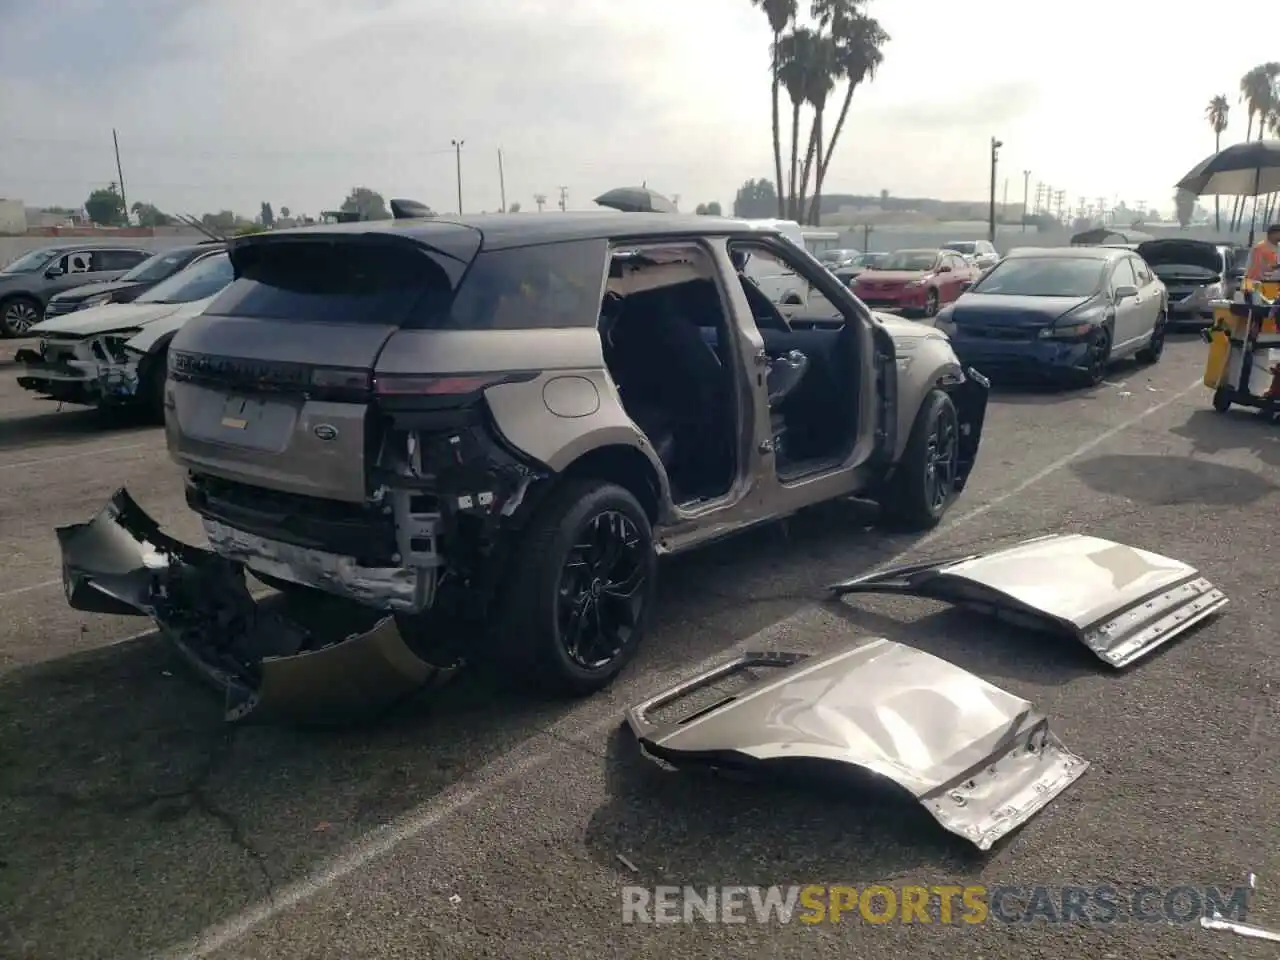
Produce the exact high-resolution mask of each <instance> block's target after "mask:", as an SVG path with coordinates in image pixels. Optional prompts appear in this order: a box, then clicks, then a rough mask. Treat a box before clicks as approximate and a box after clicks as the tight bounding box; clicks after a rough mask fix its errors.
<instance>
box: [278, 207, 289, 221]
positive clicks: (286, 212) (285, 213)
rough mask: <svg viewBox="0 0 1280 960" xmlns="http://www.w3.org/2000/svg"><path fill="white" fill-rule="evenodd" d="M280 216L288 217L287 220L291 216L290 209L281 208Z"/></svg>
mask: <svg viewBox="0 0 1280 960" xmlns="http://www.w3.org/2000/svg"><path fill="white" fill-rule="evenodd" d="M280 216H282V217H286V218H287V217H288V216H289V208H288V207H281V208H280Z"/></svg>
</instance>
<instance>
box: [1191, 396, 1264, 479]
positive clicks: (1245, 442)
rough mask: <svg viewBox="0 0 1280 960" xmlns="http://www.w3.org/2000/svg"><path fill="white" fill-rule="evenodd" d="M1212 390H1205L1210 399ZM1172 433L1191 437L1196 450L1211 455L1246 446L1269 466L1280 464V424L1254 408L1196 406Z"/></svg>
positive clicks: (1247, 449)
mask: <svg viewBox="0 0 1280 960" xmlns="http://www.w3.org/2000/svg"><path fill="white" fill-rule="evenodd" d="M1208 396H1209V391H1208V390H1206V391H1205V402H1206V403H1207V402H1208ZM1170 433H1173V434H1175V435H1176V436H1179V437H1182V438H1184V439H1186V440H1190V441H1191V444H1192V448H1193V450H1194V451H1195V452H1196V453H1198V454H1202V455H1206V456H1212V455H1214V454H1218V453H1223V452H1224V451H1228V450H1244V451H1246V452H1248V453H1250V454H1252V455H1253V456H1255V457H1257V458H1258V459H1259V460H1261V461H1262V462H1263V463H1265V464H1267V466H1270V467H1280V427H1278V426H1277V425H1276V424H1273V423H1271V422H1270V421H1269V420H1268V419H1267V418H1266V417H1264V416H1261V415H1260V414H1258V413H1257V412H1256V411H1254V410H1248V409H1244V408H1242V407H1234V408H1232V409H1231V410H1228V411H1227V412H1226V413H1218V412H1217V411H1214V410H1210V409H1208V408H1206V409H1203V410H1197V411H1195V412H1194V413H1192V414H1191V416H1189V417H1187V422H1186V423H1184V424H1181V425H1179V426H1176V427H1172V428H1171V429H1170Z"/></svg>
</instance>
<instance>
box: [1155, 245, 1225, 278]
mask: <svg viewBox="0 0 1280 960" xmlns="http://www.w3.org/2000/svg"><path fill="white" fill-rule="evenodd" d="M1138 254H1139V255H1140V256H1141V257H1142V259H1143V260H1145V261H1147V263H1149V264H1151V266H1152V267H1159V266H1163V265H1165V264H1175V263H1176V264H1179V265H1186V266H1193V267H1200V268H1201V269H1204V270H1210V271H1212V272H1213V273H1214V274H1221V273H1222V252H1221V251H1220V250H1219V249H1218V246H1217V244H1214V243H1210V242H1209V241H1207V240H1178V239H1169V240H1148V241H1147V242H1146V243H1140V244H1138Z"/></svg>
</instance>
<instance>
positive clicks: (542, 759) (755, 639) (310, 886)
mask: <svg viewBox="0 0 1280 960" xmlns="http://www.w3.org/2000/svg"><path fill="white" fill-rule="evenodd" d="M1199 385H1200V381H1199V380H1196V381H1195V382H1193V383H1192V384H1191V385H1190V386H1188V387H1187V388H1185V389H1183V390H1180V391H1178V392H1177V393H1176V394H1174V395H1173V396H1171V397H1168V398H1166V399H1165V400H1162V401H1161V402H1160V403H1157V404H1154V405H1153V406H1150V407H1148V408H1147V409H1146V410H1144V411H1143V412H1142V413H1139V414H1137V415H1135V416H1133V417H1130V418H1129V419H1127V420H1125V421H1123V422H1121V423H1119V424H1117V425H1116V426H1114V427H1111V428H1110V429H1108V430H1105V431H1103V432H1102V433H1100V434H1099V435H1098V436H1096V437H1094V438H1093V439H1092V440H1090V441H1089V442H1088V443H1084V444H1081V445H1080V446H1079V447H1077V448H1076V449H1075V450H1073V451H1072V452H1071V453H1069V454H1067V455H1066V456H1064V457H1061V458H1059V459H1057V460H1055V461H1054V462H1053V463H1051V464H1049V465H1048V466H1047V467H1045V468H1044V469H1043V470H1040V471H1037V472H1036V473H1035V474H1033V475H1032V476H1031V477H1029V478H1027V479H1026V480H1024V481H1023V482H1021V483H1019V484H1018V485H1017V486H1015V487H1014V488H1013V489H1012V490H1009V491H1007V492H1005V493H1002V494H999V495H998V496H995V497H993V498H992V499H990V500H988V501H987V502H986V503H984V504H982V505H980V506H978V507H975V508H974V509H973V510H970V511H969V512H968V513H963V514H960V515H958V516H957V517H956V518H955V519H953V520H945V521H944V522H943V523H942V525H940V526H939V527H938V529H937V530H935V531H934V533H932V534H930V535H929V536H928V537H925V538H924V539H923V540H921V541H918V542H917V543H916V544H914V545H913V546H912V547H911V548H910V549H911V550H912V551H914V550H916V549H918V548H919V546H920V545H921V544H923V543H928V542H930V541H931V540H933V539H935V538H936V537H938V536H939V535H941V534H942V533H943V532H945V531H947V530H950V529H951V528H953V527H957V526H960V525H961V524H965V523H969V522H971V521H973V520H976V519H978V518H979V517H981V516H983V515H985V514H986V513H988V512H989V511H991V510H994V509H995V508H996V507H998V506H1000V505H1001V504H1003V503H1006V502H1008V501H1009V500H1011V499H1012V498H1014V497H1016V496H1018V495H1019V494H1022V493H1024V492H1025V491H1026V490H1028V489H1029V488H1031V487H1033V486H1035V485H1036V484H1038V483H1040V482H1042V481H1043V480H1045V479H1047V478H1048V477H1050V476H1052V475H1053V474H1055V473H1057V472H1058V471H1059V470H1061V469H1062V468H1063V467H1066V466H1068V465H1070V464H1071V463H1072V462H1073V461H1075V460H1077V459H1079V458H1080V457H1082V456H1084V455H1085V454H1087V453H1088V452H1089V451H1091V450H1093V449H1095V448H1097V447H1098V446H1100V445H1101V444H1103V443H1105V442H1106V441H1108V440H1110V439H1112V438H1113V437H1115V436H1117V435H1118V434H1120V433H1123V432H1124V431H1125V430H1128V429H1129V428H1130V427H1133V426H1136V425H1137V424H1139V423H1141V422H1142V421H1143V420H1145V419H1147V418H1148V417H1150V416H1152V415H1153V414H1155V413H1158V412H1159V411H1161V410H1163V409H1165V408H1166V407H1169V406H1171V405H1172V404H1174V403H1176V402H1177V401H1178V400H1180V399H1181V398H1182V397H1184V396H1186V395H1187V394H1189V393H1190V392H1191V391H1192V390H1194V389H1195V388H1196V387H1198V386H1199ZM904 552H906V551H904ZM806 612H807V610H800V611H798V612H796V613H793V614H792V615H791V616H790V617H787V618H785V619H784V620H780V621H778V622H777V623H775V624H773V625H772V626H770V627H766V628H765V629H764V630H761V631H760V632H758V633H756V634H754V635H753V636H751V637H750V638H748V639H747V640H745V641H743V642H742V643H738V644H735V645H734V646H732V647H730V648H728V649H726V650H723V651H721V652H720V653H717V654H716V655H714V656H712V657H709V658H707V659H706V660H704V661H703V662H702V663H700V664H696V665H693V666H688V667H684V668H683V669H681V670H680V671H678V672H677V673H673V675H672V676H671V678H670V680H669V682H668V683H666V684H665V685H672V684H674V683H678V682H679V681H680V680H681V679H683V678H684V677H686V676H692V675H694V674H695V673H698V672H700V671H704V670H707V669H710V668H711V667H713V666H715V665H716V664H718V663H721V662H722V661H724V660H725V659H727V658H728V657H729V656H731V655H732V654H733V653H734V652H739V653H740V652H743V651H745V650H749V649H751V648H753V647H760V646H766V647H767V646H768V644H767V643H762V640H761V637H762V636H765V635H770V634H776V633H779V632H781V631H782V630H784V629H785V627H786V625H787V624H788V623H791V622H793V621H796V620H798V619H800V618H801V617H802V616H804V615H805V614H806ZM652 687H653V689H655V690H658V689H663V687H664V682H663V680H662V679H661V678H655V679H654V681H653V683H652ZM593 712H595V711H592V709H591V704H590V701H588V702H587V703H585V704H584V705H583V707H582V708H580V710H578V711H571V712H570V713H569V714H568V715H566V716H565V717H563V718H561V720H560V721H559V724H557V725H562V724H564V723H565V722H566V721H567V720H570V719H573V718H575V715H576V716H581V715H582V714H584V713H585V714H588V715H590V714H591V713H593ZM619 722H620V719H619V717H618V713H617V710H616V709H615V708H612V707H611V708H610V709H609V713H608V715H607V716H605V717H602V718H599V719H596V720H595V721H593V722H591V723H590V724H589V725H586V726H581V727H576V729H578V731H579V733H580V734H582V735H586V736H588V737H595V736H598V735H600V734H603V733H605V732H607V731H608V730H609V729H611V728H613V727H616V726H617V725H618V724H619ZM565 749H570V748H569V747H568V745H565V746H563V747H561V746H551V747H548V748H547V749H545V750H542V751H540V752H537V753H532V754H531V753H528V752H527V751H526V750H523V749H521V748H519V747H517V748H515V749H512V750H510V751H508V752H507V753H505V754H503V755H502V756H501V757H499V758H498V759H496V760H494V761H493V762H491V763H489V764H486V765H485V766H484V767H483V768H481V769H480V770H479V771H477V773H476V774H475V775H474V776H472V777H470V778H468V780H467V781H462V782H459V783H457V784H455V785H454V786H452V787H450V788H448V789H446V790H444V791H442V792H441V793H440V794H439V795H438V796H436V797H434V798H432V799H431V800H429V801H427V802H426V803H424V804H422V805H421V806H419V807H418V808H417V809H416V810H414V811H412V812H410V813H409V814H407V815H406V816H404V817H401V818H400V819H398V820H396V821H394V822H392V823H390V824H387V825H386V826H385V827H380V828H378V829H377V830H374V831H373V832H372V833H369V834H367V835H366V836H365V837H364V838H363V839H361V840H359V841H357V842H356V843H354V844H353V845H352V846H350V847H348V848H347V849H346V850H345V851H344V852H342V853H341V854H339V855H338V856H336V857H334V858H332V859H330V860H329V861H328V862H327V863H326V864H324V865H322V866H321V867H320V868H319V869H318V870H317V871H315V872H314V873H312V874H311V875H310V876H308V877H305V878H303V879H302V880H299V881H297V882H295V883H291V884H289V885H288V886H286V887H284V888H283V889H281V890H278V891H276V892H275V893H274V894H273V896H272V897H271V898H270V899H269V900H266V901H263V902H261V903H259V904H257V905H256V906H254V907H252V908H250V909H249V910H247V911H245V912H244V913H241V914H240V915H238V916H235V917H232V918H231V919H229V920H226V921H224V922H222V923H218V924H214V925H213V926H211V927H209V928H208V929H207V930H205V931H204V932H203V933H202V934H200V935H199V936H198V937H197V938H196V939H194V940H193V941H190V942H188V943H186V944H183V945H179V946H177V947H174V948H171V949H170V950H168V951H165V952H164V953H162V954H160V955H159V956H160V957H161V958H166V960H167V958H175V960H176V958H198V957H208V956H210V955H211V954H213V953H216V952H217V951H219V950H221V949H222V948H224V947H226V946H228V945H230V944H232V943H235V942H236V941H237V940H239V939H241V938H242V937H244V936H245V935H247V934H248V933H250V932H251V931H253V930H254V929H255V928H257V927H259V926H261V925H262V924H263V923H266V922H268V921H269V920H271V919H272V918H273V917H276V916H278V915H279V914H281V913H283V912H284V911H286V910H290V909H292V908H293V907H296V906H298V905H299V904H301V903H305V902H306V901H307V900H309V899H311V898H312V897H314V896H316V895H317V894H319V893H321V892H322V891H324V890H326V889H328V888H329V887H331V886H333V885H334V884H335V883H338V882H339V881H341V880H343V879H344V878H345V877H348V876H350V875H351V874H352V873H354V872H356V871H357V870H359V869H360V868H362V867H364V866H365V865H367V864H369V863H371V862H373V861H374V860H377V859H379V858H380V857H383V856H385V855H386V854H388V853H390V852H391V851H393V850H394V849H395V848H396V847H398V846H399V845H401V844H402V843H405V842H406V841H409V840H413V839H415V838H416V837H419V836H421V835H422V834H423V833H425V832H426V831H427V830H430V829H432V828H433V827H435V826H437V825H438V824H440V823H442V822H444V821H445V820H448V819H449V818H450V817H453V816H455V815H457V814H459V813H462V812H463V811H465V810H467V809H468V808H470V807H472V806H474V805H475V804H477V803H479V802H481V801H482V800H484V799H485V798H487V797H490V796H492V795H493V794H495V793H497V792H498V791H499V790H501V789H503V788H504V787H506V786H508V785H509V784H511V783H514V782H516V781H518V780H520V779H523V778H525V777H527V776H528V775H529V774H530V773H532V772H533V771H535V770H537V769H539V768H540V767H543V766H545V765H546V764H548V763H549V762H551V761H552V760H553V759H555V758H556V756H557V755H559V753H561V752H562V750H565Z"/></svg>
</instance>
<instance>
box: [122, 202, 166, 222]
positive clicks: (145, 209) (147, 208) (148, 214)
mask: <svg viewBox="0 0 1280 960" xmlns="http://www.w3.org/2000/svg"><path fill="white" fill-rule="evenodd" d="M130 209H131V210H132V212H133V215H134V217H135V218H136V219H137V221H138V226H140V227H167V226H169V225H170V224H172V223H173V217H171V216H169V215H168V214H167V213H162V212H161V211H160V210H159V208H157V207H156V206H155V205H154V204H151V203H142V202H141V201H139V202H138V203H135V204H134V205H133V206H132V207H131V208H130Z"/></svg>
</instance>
